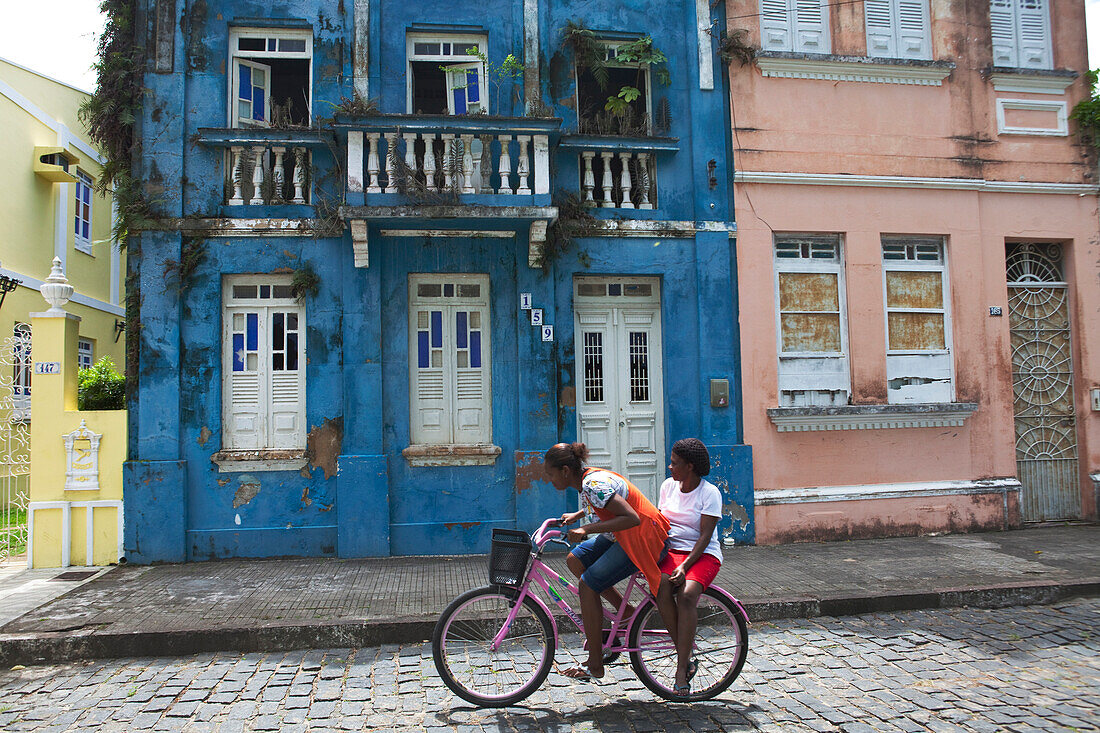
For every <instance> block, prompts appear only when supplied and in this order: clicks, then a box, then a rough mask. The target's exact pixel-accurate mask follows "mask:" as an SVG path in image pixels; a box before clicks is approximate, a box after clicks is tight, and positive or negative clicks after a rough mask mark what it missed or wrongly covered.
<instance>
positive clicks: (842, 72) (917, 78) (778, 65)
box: [756, 54, 955, 87]
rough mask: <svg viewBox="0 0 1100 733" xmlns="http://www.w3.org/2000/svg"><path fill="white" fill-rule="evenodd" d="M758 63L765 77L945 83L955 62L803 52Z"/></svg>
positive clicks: (763, 58) (759, 58)
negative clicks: (906, 60)
mask: <svg viewBox="0 0 1100 733" xmlns="http://www.w3.org/2000/svg"><path fill="white" fill-rule="evenodd" d="M756 65H757V66H758V67H759V68H760V71H761V72H762V73H763V74H764V76H773V77H781V78H786V79H825V80H830V81H862V82H875V83H879V84H911V85H917V86H937V87H938V86H941V85H942V84H943V80H944V79H946V78H947V77H949V76H951V72H952V71H953V70H954V68H955V65H954V64H953V63H950V62H943V61H926V62H905V61H897V62H894V63H891V62H888V61H884V60H871V59H867V58H863V57H855V56H816V55H813V56H811V55H801V56H797V57H790V56H772V55H766V54H757V56H756Z"/></svg>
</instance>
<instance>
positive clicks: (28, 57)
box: [0, 0, 1100, 91]
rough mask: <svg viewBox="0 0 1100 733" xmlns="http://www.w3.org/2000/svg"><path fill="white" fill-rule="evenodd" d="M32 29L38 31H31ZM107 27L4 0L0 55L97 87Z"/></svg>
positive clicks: (1097, 4) (1094, 58) (84, 13)
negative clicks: (95, 65) (99, 44)
mask: <svg viewBox="0 0 1100 733" xmlns="http://www.w3.org/2000/svg"><path fill="white" fill-rule="evenodd" d="M1085 14H1086V18H1087V21H1086V22H1087V25H1088V39H1089V68H1092V69H1096V68H1100V0H1085ZM32 29H34V30H32ZM102 30H103V16H102V15H100V13H99V0H0V57H3V58H6V59H8V60H9V61H14V62H15V63H17V64H20V65H22V66H26V67H29V68H31V69H34V70H35V71H37V72H39V73H41V74H45V75H46V76H50V77H53V78H54V79H57V80H59V81H63V82H65V83H66V84H71V85H72V86H75V87H77V88H79V89H84V90H85V91H91V90H92V89H93V88H94V87H95V73H94V72H93V71H92V68H91V65H92V61H93V60H94V58H95V49H96V41H97V40H98V38H99V34H100V33H101V32H102Z"/></svg>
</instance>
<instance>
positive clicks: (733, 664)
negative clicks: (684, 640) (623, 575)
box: [630, 588, 749, 701]
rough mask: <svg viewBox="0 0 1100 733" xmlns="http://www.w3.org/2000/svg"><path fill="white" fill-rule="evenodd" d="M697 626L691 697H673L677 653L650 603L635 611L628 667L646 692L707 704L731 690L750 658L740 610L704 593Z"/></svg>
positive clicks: (711, 593)
mask: <svg viewBox="0 0 1100 733" xmlns="http://www.w3.org/2000/svg"><path fill="white" fill-rule="evenodd" d="M698 610H699V625H698V627H697V629H696V631H695V645H694V650H693V651H692V657H693V658H694V659H695V662H696V664H697V665H698V671H697V672H696V673H695V677H694V678H693V679H692V680H691V694H690V695H688V696H686V697H685V696H683V695H677V694H676V693H675V692H674V690H673V687H674V686H675V684H676V649H675V648H673V644H672V638H671V637H670V636H669V633H668V629H666V628H665V623H664V621H663V620H662V619H661V614H660V613H658V612H657V606H656V604H655V603H654V602H653V600H652V599H647V600H646V602H645V603H644V604H643V605H642V607H641V608H640V609H638V615H637V616H636V617H635V620H634V623H633V624H632V625H631V627H630V646H631V648H633V649H636V650H637V651H632V652H630V665H631V666H632V667H633V668H634V673H635V674H636V675H638V679H640V680H641V681H642V684H644V685H645V686H646V687H648V688H649V689H650V690H652V691H653V692H655V693H657V694H658V695H660V696H661V697H663V698H665V699H667V700H676V701H688V700H708V699H710V698H712V697H714V696H715V695H717V694H719V693H720V692H722V691H724V690H725V689H726V688H727V687H729V686H730V685H731V684H733V681H734V680H735V679H737V675H739V674H741V668H742V667H743V666H744V665H745V657H746V656H747V655H748V650H749V645H748V629H747V626H746V624H745V617H744V615H743V614H742V613H741V610H740V609H739V608H738V607H737V606H736V605H734V604H733V602H731V601H730V600H729V599H728V598H726V596H724V595H722V594H721V593H718V592H717V591H715V590H714V589H713V588H707V589H706V590H705V591H703V594H702V595H701V596H700V597H699V606H698Z"/></svg>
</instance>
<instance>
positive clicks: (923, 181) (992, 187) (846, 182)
mask: <svg viewBox="0 0 1100 733" xmlns="http://www.w3.org/2000/svg"><path fill="white" fill-rule="evenodd" d="M734 181H735V182H737V183H785V184H792V185H798V186H861V187H867V188H923V189H947V190H953V191H983V192H987V193H1058V194H1069V195H1073V196H1089V195H1095V194H1096V193H1100V186H1097V185H1096V184H1093V183H1046V182H1043V181H987V180H985V179H983V178H923V177H919V176H863V175H852V174H847V173H784V172H779V171H736V172H735V173H734Z"/></svg>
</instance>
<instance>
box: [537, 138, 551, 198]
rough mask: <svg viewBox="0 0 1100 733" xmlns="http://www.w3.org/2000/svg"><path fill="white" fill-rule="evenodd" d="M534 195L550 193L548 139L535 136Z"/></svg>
mask: <svg viewBox="0 0 1100 733" xmlns="http://www.w3.org/2000/svg"><path fill="white" fill-rule="evenodd" d="M534 158H535V195H536V196H538V195H540V194H549V193H550V138H549V137H548V136H547V135H535V155H534Z"/></svg>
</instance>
